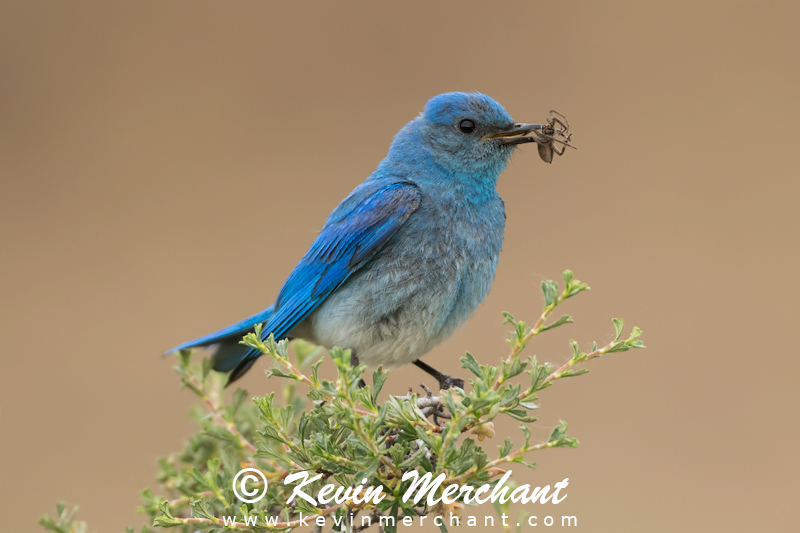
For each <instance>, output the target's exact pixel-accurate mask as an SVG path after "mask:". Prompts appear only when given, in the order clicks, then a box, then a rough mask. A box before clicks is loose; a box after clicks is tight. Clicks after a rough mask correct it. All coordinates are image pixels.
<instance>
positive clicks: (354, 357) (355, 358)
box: [350, 352, 367, 389]
mask: <svg viewBox="0 0 800 533" xmlns="http://www.w3.org/2000/svg"><path fill="white" fill-rule="evenodd" d="M358 365H359V362H358V356H357V355H356V352H350V366H352V367H353V368H355V367H357V366H358ZM366 386H367V382H366V381H364V380H363V379H360V378H359V380H358V388H359V389H363V388H364V387H366Z"/></svg>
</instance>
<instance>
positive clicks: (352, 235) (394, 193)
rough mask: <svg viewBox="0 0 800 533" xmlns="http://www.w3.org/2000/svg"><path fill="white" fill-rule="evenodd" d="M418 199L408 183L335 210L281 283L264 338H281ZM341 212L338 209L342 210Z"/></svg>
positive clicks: (380, 241) (370, 252) (372, 251)
mask: <svg viewBox="0 0 800 533" xmlns="http://www.w3.org/2000/svg"><path fill="white" fill-rule="evenodd" d="M420 198H421V193H420V190H419V189H418V188H417V186H416V185H414V184H412V183H407V182H400V183H392V184H389V185H385V186H384V187H381V188H380V189H378V190H377V191H375V192H374V193H372V194H371V195H369V196H368V197H366V198H365V199H364V200H363V201H361V202H360V203H355V204H354V205H348V206H346V209H344V210H337V211H334V213H333V214H332V215H331V217H330V218H329V219H328V222H327V223H326V224H325V226H324V227H323V228H322V231H320V234H319V235H318V236H317V238H316V240H315V241H314V243H313V244H312V245H311V248H310V249H309V250H308V252H307V253H306V255H305V256H304V257H303V258H302V259H301V260H300V262H299V263H298V264H297V266H296V267H295V269H294V270H293V271H292V273H291V274H290V275H289V278H288V279H287V280H286V282H285V283H284V284H283V287H282V288H281V291H280V294H279V295H278V299H277V301H276V302H275V313H274V314H273V315H272V317H270V319H269V322H267V324H266V327H265V328H264V336H265V338H266V336H268V335H269V334H270V333H272V334H273V335H274V336H275V337H276V338H280V337H282V336H284V335H285V334H286V333H288V332H289V331H291V330H292V328H294V327H295V326H296V325H297V324H299V323H300V322H301V321H302V320H303V319H304V318H305V317H307V316H308V315H309V313H311V311H313V310H314V309H315V308H316V307H317V306H318V305H319V304H320V303H321V302H322V301H323V300H324V299H325V298H327V297H328V295H329V294H331V292H333V291H334V290H335V289H336V288H337V287H338V286H339V285H341V284H342V283H344V281H345V280H347V278H348V277H349V276H350V275H351V274H353V273H354V272H356V271H357V270H358V269H359V268H361V266H362V265H364V264H365V263H366V262H367V261H369V260H370V259H371V258H372V257H373V256H374V255H375V253H376V252H378V251H379V250H380V249H381V248H382V247H383V245H384V244H386V241H388V240H389V239H390V238H391V237H392V235H394V233H395V232H396V231H397V230H398V228H400V226H402V225H403V224H404V223H405V222H406V220H408V218H409V217H410V216H411V215H412V214H413V213H414V211H416V210H417V208H418V207H419V203H420ZM342 211H343V212H342Z"/></svg>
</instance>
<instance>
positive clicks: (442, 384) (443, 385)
mask: <svg viewBox="0 0 800 533" xmlns="http://www.w3.org/2000/svg"><path fill="white" fill-rule="evenodd" d="M437 378H438V380H439V390H447V389H450V388H452V387H458V388H459V389H463V388H464V380H463V379H461V378H454V377H453V376H448V375H447V374H441V375H440V376H437Z"/></svg>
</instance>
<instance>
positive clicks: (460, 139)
mask: <svg viewBox="0 0 800 533" xmlns="http://www.w3.org/2000/svg"><path fill="white" fill-rule="evenodd" d="M418 121H419V122H418V125H419V128H420V134H421V136H422V139H423V140H424V142H425V143H426V144H427V145H428V147H429V149H430V152H431V153H432V154H433V156H434V157H435V158H436V160H437V162H438V163H439V164H440V165H442V166H444V167H446V168H447V169H448V170H450V171H451V172H454V173H487V172H488V173H491V174H494V175H495V176H497V175H499V174H500V172H502V170H503V169H504V168H505V166H506V164H507V163H508V159H509V157H510V156H511V153H512V152H513V151H514V148H515V147H516V146H517V145H519V144H523V143H527V142H531V141H532V140H533V139H532V138H530V137H525V135H527V134H528V133H530V132H532V131H534V130H537V129H541V127H542V126H541V125H540V124H522V123H518V122H514V119H512V118H511V115H509V114H508V113H507V112H506V110H505V109H503V106H501V105H500V104H498V103H497V102H496V101H494V100H493V99H491V98H489V97H488V96H486V95H484V94H480V93H461V92H454V93H445V94H440V95H438V96H434V97H433V98H431V99H430V100H429V101H428V103H427V104H426V105H425V110H424V111H423V112H422V114H421V115H420V117H419V119H418Z"/></svg>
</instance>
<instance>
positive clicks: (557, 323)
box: [539, 315, 572, 331]
mask: <svg viewBox="0 0 800 533" xmlns="http://www.w3.org/2000/svg"><path fill="white" fill-rule="evenodd" d="M564 324H572V317H571V316H569V315H564V316H562V317H561V318H559V319H558V320H556V321H555V322H553V323H552V324H550V325H548V326H544V327H543V328H542V329H540V330H539V331H547V330H548V329H553V328H557V327H558V326H563V325H564Z"/></svg>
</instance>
